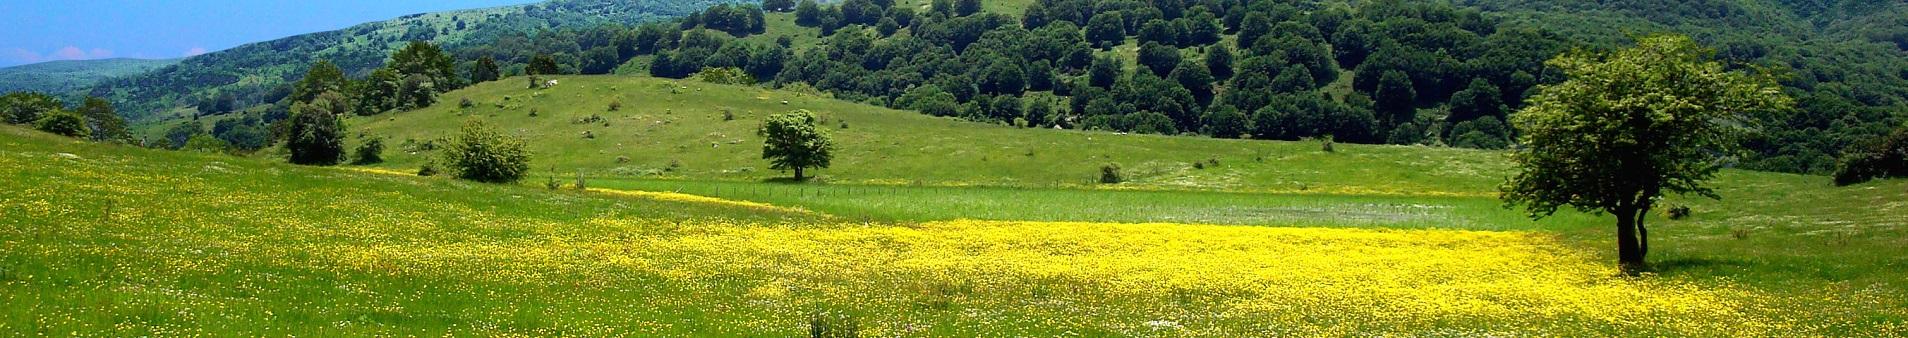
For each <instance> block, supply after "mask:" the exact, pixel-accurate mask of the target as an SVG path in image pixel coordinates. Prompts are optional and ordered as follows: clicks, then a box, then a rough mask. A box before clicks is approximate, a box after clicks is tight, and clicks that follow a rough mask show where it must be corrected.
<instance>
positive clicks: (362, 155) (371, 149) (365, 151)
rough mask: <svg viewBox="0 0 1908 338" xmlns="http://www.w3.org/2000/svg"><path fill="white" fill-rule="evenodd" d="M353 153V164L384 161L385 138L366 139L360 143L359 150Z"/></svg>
mask: <svg viewBox="0 0 1908 338" xmlns="http://www.w3.org/2000/svg"><path fill="white" fill-rule="evenodd" d="M353 155H354V156H352V159H351V164H360V165H362V164H376V163H384V138H381V137H372V138H367V139H365V140H364V142H363V143H359V144H358V151H357V153H355V154H353Z"/></svg>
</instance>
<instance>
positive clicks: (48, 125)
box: [34, 109, 89, 138]
mask: <svg viewBox="0 0 1908 338" xmlns="http://www.w3.org/2000/svg"><path fill="white" fill-rule="evenodd" d="M34 127H35V128H38V129H40V131H44V132H48V133H54V134H59V135H61V136H66V137H78V138H86V136H87V134H89V133H88V130H87V129H86V117H84V116H80V114H79V113H74V112H70V111H66V110H63V109H62V110H53V111H50V112H47V113H46V115H44V116H42V117H40V121H38V122H35V124H34Z"/></svg>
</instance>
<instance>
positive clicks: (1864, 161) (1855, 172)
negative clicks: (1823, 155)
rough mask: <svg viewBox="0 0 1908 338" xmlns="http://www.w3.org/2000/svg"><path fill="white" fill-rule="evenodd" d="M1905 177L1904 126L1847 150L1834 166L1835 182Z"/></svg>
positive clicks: (1907, 135)
mask: <svg viewBox="0 0 1908 338" xmlns="http://www.w3.org/2000/svg"><path fill="white" fill-rule="evenodd" d="M1890 177H1908V127H1904V128H1902V129H1897V130H1895V132H1894V133H1891V134H1889V135H1888V136H1887V137H1884V138H1881V139H1878V140H1873V141H1869V142H1868V143H1866V144H1863V145H1861V146H1858V147H1856V148H1853V149H1851V150H1850V151H1849V152H1848V154H1846V155H1843V156H1842V159H1841V160H1840V161H1837V163H1836V165H1835V185H1838V186H1842V185H1850V184H1856V183H1862V182H1867V181H1869V180H1875V179H1884V178H1890Z"/></svg>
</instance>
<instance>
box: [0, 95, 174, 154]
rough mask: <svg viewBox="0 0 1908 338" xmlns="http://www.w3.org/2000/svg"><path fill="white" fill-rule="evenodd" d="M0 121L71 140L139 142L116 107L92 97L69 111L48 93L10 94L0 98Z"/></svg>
mask: <svg viewBox="0 0 1908 338" xmlns="http://www.w3.org/2000/svg"><path fill="white" fill-rule="evenodd" d="M0 118H4V119H5V120H6V123H8V124H16V125H28V126H32V127H33V128H36V129H39V130H41V131H46V132H49V133H54V134H59V135H64V136H68V137H75V138H85V139H89V140H93V141H98V142H120V143H129V144H139V143H140V141H139V140H136V139H134V138H133V137H132V134H131V133H129V132H127V131H126V121H125V119H123V118H121V117H120V116H119V113H118V112H117V111H115V110H114V109H113V104H112V103H111V102H107V101H106V100H105V99H101V98H98V97H90V96H89V97H87V98H86V100H85V101H83V102H81V103H80V105H79V106H77V107H71V108H68V107H67V106H66V105H65V104H64V103H61V102H60V99H59V98H57V97H54V96H52V95H48V94H46V93H37V92H12V93H7V94H6V95H0Z"/></svg>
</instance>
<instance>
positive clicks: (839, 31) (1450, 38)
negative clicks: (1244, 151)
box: [632, 0, 1569, 148]
mask: <svg viewBox="0 0 1908 338" xmlns="http://www.w3.org/2000/svg"><path fill="white" fill-rule="evenodd" d="M737 10H740V11H744V12H750V13H747V14H730V13H734V11H737ZM764 10H766V11H792V12H794V13H793V15H794V16H795V21H796V23H797V24H798V25H802V26H807V27H814V28H818V29H819V30H820V31H821V32H822V35H823V36H822V42H820V43H818V44H817V45H816V46H815V47H814V48H810V49H806V50H805V51H803V52H801V53H793V52H791V49H790V48H789V47H788V46H787V45H786V43H787V40H782V41H781V43H778V44H765V43H758V42H751V41H748V40H742V39H739V38H740V37H743V36H746V35H747V34H735V33H734V32H733V29H731V27H715V26H712V25H711V24H710V23H709V20H708V19H707V18H708V17H710V15H711V14H709V13H703V14H699V15H697V16H694V17H695V18H698V19H689V20H683V21H681V22H679V24H676V25H673V26H669V25H661V24H656V25H646V26H643V27H641V28H638V29H636V30H635V31H636V32H637V33H635V34H634V35H635V36H636V37H637V38H636V39H635V40H634V41H632V42H633V43H635V46H636V47H635V48H632V51H633V52H634V53H635V54H636V55H650V54H653V55H655V61H654V62H652V64H651V67H650V69H649V71H650V74H651V75H655V76H661V77H672V78H685V77H689V76H691V75H693V74H696V73H697V72H698V71H700V70H701V69H704V68H736V69H742V70H745V71H746V72H747V73H749V74H750V75H752V76H755V77H756V79H758V80H760V81H762V82H766V83H770V84H772V85H789V84H795V83H805V84H808V85H811V86H813V87H815V88H818V89H821V90H824V91H828V92H831V93H833V94H835V95H836V96H838V97H842V98H846V99H850V100H858V101H864V102H870V103H875V104H882V105H887V106H890V107H894V108H902V109H912V110H918V111H921V112H924V113H927V114H932V115H937V116H956V117H962V118H967V119H973V120H981V121H995V122H1000V123H1012V124H1016V125H1023V126H1042V127H1046V126H1059V127H1065V128H1085V129H1100V130H1115V131H1130V132H1141V133H1158V134H1204V135H1208V136H1213V137H1225V138H1239V137H1252V138H1262V139H1286V140H1292V139H1300V138H1310V137H1330V138H1334V139H1337V140H1341V141H1346V142H1360V143H1385V142H1389V143H1407V144H1408V143H1438V142H1442V143H1445V144H1452V145H1458V146H1466V147H1476V148H1503V147H1506V146H1508V145H1509V144H1510V140H1511V137H1512V136H1513V134H1514V133H1513V131H1512V129H1511V128H1510V127H1509V126H1508V124H1506V123H1505V122H1504V121H1505V120H1506V117H1507V115H1508V112H1509V111H1512V110H1514V109H1517V108H1519V107H1521V106H1522V103H1523V98H1524V97H1525V96H1526V94H1527V92H1529V91H1530V88H1533V87H1535V86H1536V85H1539V84H1541V82H1540V80H1539V79H1540V78H1541V77H1540V76H1539V75H1541V74H1543V73H1544V72H1545V68H1544V65H1543V61H1544V60H1545V59H1548V58H1549V57H1551V56H1554V55H1556V54H1557V53H1558V52H1561V51H1563V50H1565V49H1567V48H1568V47H1569V46H1568V44H1566V43H1564V42H1563V41H1561V40H1560V39H1559V38H1557V37H1555V36H1554V35H1551V34H1547V33H1545V32H1543V31H1540V30H1537V29H1532V28H1527V27H1512V26H1509V25H1506V24H1503V23H1500V22H1497V21H1495V20H1492V19H1489V18H1486V17H1485V16H1483V15H1482V14H1481V12H1478V11H1476V10H1465V9H1459V8H1456V7H1453V6H1450V5H1444V4H1404V3H1400V2H1389V1H1380V2H1372V3H1367V4H1363V5H1360V6H1356V7H1348V6H1343V5H1332V4H1321V3H1277V2H1250V1H1236V0H1183V1H1182V0H1156V1H1133V0H1041V1H1038V2H1035V3H1034V4H1032V5H1031V6H1030V7H1028V8H1027V10H1026V11H1025V12H1024V13H1023V14H1022V15H1020V16H1019V17H1013V16H1008V15H1002V14H998V13H984V12H982V11H981V10H980V6H979V4H978V3H977V2H970V1H958V2H957V1H938V2H935V3H934V5H933V6H931V7H928V8H926V10H925V11H917V10H916V9H915V8H913V7H908V6H896V5H895V4H894V2H893V1H883V0H848V1H842V2H839V3H837V4H834V5H826V4H820V3H817V2H814V1H801V2H799V3H791V2H790V1H773V2H768V3H765V4H764V6H763V7H754V6H735V7H727V6H724V7H718V8H712V9H711V11H710V12H713V13H717V14H718V15H716V16H719V17H720V16H733V17H738V18H747V17H753V16H755V15H757V14H755V13H753V11H764ZM671 27H674V28H678V29H676V30H667V31H666V30H665V29H667V28H671ZM904 31H905V32H906V33H907V34H899V33H901V32H904ZM725 32H728V33H729V34H724V33H725ZM1227 37H1233V38H1232V39H1227ZM1225 41H1232V42H1230V43H1227V42H1225ZM1122 46H1124V47H1122ZM1134 47H1137V50H1136V51H1134V52H1135V54H1136V56H1135V57H1132V58H1126V57H1123V56H1121V55H1122V52H1121V50H1122V49H1124V48H1134ZM1347 76H1349V77H1350V79H1348V80H1349V81H1348V82H1350V83H1351V86H1350V87H1351V89H1350V90H1344V89H1342V88H1341V89H1328V87H1329V85H1330V84H1332V83H1334V82H1339V81H1340V78H1341V77H1347ZM1031 93H1041V95H1029V94H1031ZM1045 94H1051V95H1045Z"/></svg>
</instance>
